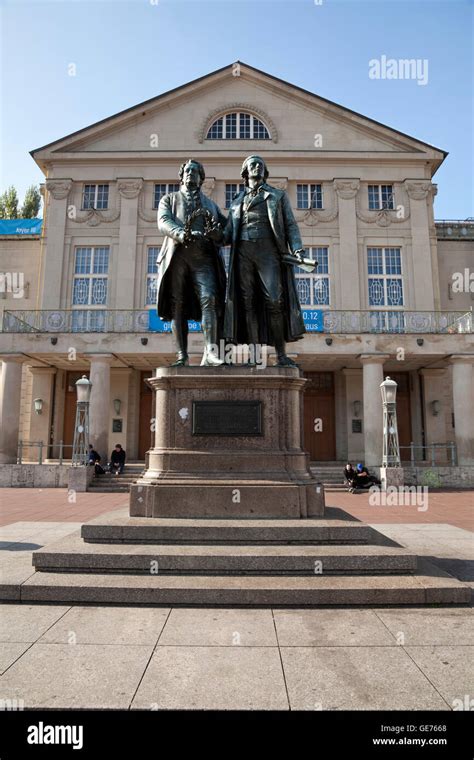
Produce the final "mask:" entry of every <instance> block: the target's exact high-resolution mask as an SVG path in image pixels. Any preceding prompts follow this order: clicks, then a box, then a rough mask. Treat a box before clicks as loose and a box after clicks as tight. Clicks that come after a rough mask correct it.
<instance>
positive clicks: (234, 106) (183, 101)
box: [32, 63, 446, 165]
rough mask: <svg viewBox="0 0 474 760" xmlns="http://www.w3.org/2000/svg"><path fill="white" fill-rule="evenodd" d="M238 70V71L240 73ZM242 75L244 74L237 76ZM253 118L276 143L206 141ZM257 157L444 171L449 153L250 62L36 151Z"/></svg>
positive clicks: (50, 154) (41, 155)
mask: <svg viewBox="0 0 474 760" xmlns="http://www.w3.org/2000/svg"><path fill="white" fill-rule="evenodd" d="M236 67H238V68H236ZM236 72H238V73H236ZM232 111H234V112H235V111H237V112H250V113H252V114H253V115H254V116H255V117H256V118H258V119H259V120H261V121H262V122H263V123H264V124H265V125H266V126H267V129H268V131H269V133H270V138H271V139H270V140H208V139H206V138H207V130H208V127H209V126H210V124H211V123H212V121H213V119H215V118H218V117H219V115H221V114H224V113H226V112H232ZM257 148H258V150H259V151H265V150H269V149H270V150H271V149H273V150H274V149H277V150H281V151H290V150H291V151H298V152H302V153H303V154H304V153H306V152H311V153H313V154H314V153H315V151H319V152H320V153H323V154H325V153H341V154H343V153H347V154H358V153H362V154H370V153H373V154H379V153H381V154H392V153H393V154H396V153H398V154H411V155H412V156H413V155H414V154H419V156H420V158H423V157H424V158H428V159H431V160H432V161H433V164H434V165H439V163H441V162H442V160H443V159H444V157H445V155H446V154H445V153H444V151H441V150H440V149H439V148H435V147H434V146H431V145H428V144H427V143H424V142H422V141H419V140H416V139H415V138H412V137H410V136H408V135H405V134H403V133H401V132H398V131H397V130H394V129H392V128H390V127H387V126H385V125H383V124H380V123H378V122H376V121H374V120H372V119H370V118H368V117H365V116H362V115H361V114H357V113H355V112H354V111H351V110H350V109H346V108H344V107H343V106H340V105H337V104H335V103H332V102H331V101H329V100H326V99H324V98H321V97H319V96H318V95H315V94H313V93H310V92H307V91H306V90H303V89H301V88H299V87H297V86H295V85H292V84H289V83H288V82H284V81H283V80H280V79H277V78H275V77H273V76H271V75H269V74H266V73H264V72H262V71H259V70H258V69H254V68H253V67H251V66H248V65H246V64H244V63H236V64H232V65H230V66H227V67H225V68H223V69H219V70H218V71H215V72H213V73H211V74H208V75H207V76H204V77H201V78H200V79H197V80H194V81H193V82H189V83H188V84H185V85H183V86H181V87H178V88H176V89H175V90H172V91H170V92H167V93H164V94H163V95H160V96H158V97H156V98H152V99H151V100H148V101H146V102H145V103H141V104H139V105H137V106H134V107H133V108H129V109H127V110H126V111H122V112H121V113H118V114H116V115H114V116H111V117H109V118H107V119H104V120H102V121H100V122H97V123H96V124H92V125H91V126H90V127H87V128H85V129H82V130H80V131H78V132H75V133H73V134H72V135H68V136H67V137H65V138H63V139H62V140H57V141H55V142H54V143H50V144H49V145H46V146H44V147H43V148H39V149H37V150H35V151H32V155H33V156H34V158H35V159H36V160H37V161H38V162H41V161H42V160H48V159H49V160H51V159H52V158H54V156H55V157H57V158H60V156H61V154H62V155H64V154H69V155H70V154H71V153H87V154H110V153H120V154H123V153H147V152H152V153H154V154H158V155H159V154H160V153H162V152H169V151H177V152H184V153H186V154H188V153H189V154H191V152H192V151H193V150H195V151H197V150H199V151H215V150H221V151H234V152H235V151H238V150H241V151H242V152H243V153H246V152H247V151H248V150H252V151H255V150H256V149H257Z"/></svg>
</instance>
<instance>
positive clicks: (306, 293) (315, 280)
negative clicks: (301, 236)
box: [295, 246, 330, 307]
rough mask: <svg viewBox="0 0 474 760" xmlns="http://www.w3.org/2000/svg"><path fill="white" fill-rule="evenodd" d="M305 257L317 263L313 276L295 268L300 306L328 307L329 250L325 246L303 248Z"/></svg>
mask: <svg viewBox="0 0 474 760" xmlns="http://www.w3.org/2000/svg"><path fill="white" fill-rule="evenodd" d="M305 256H306V258H308V259H312V260H313V261H317V262H318V267H317V270H316V272H315V273H314V274H308V272H305V271H304V270H303V269H301V267H295V277H296V287H297V290H298V298H299V300H300V304H301V306H312V307H317V306H329V305H330V282H329V276H330V272H329V249H328V247H327V246H318V247H311V248H305Z"/></svg>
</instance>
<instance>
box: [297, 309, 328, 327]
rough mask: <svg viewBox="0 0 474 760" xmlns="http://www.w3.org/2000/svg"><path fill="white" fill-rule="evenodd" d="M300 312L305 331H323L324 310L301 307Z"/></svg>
mask: <svg viewBox="0 0 474 760" xmlns="http://www.w3.org/2000/svg"><path fill="white" fill-rule="evenodd" d="M301 313H302V315H303V321H304V326H305V327H306V331H307V332H324V311H323V310H322V309H303V310H302V311H301Z"/></svg>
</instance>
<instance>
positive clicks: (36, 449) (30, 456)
mask: <svg viewBox="0 0 474 760" xmlns="http://www.w3.org/2000/svg"><path fill="white" fill-rule="evenodd" d="M53 449H54V450H56V451H57V456H56V457H55V458H56V459H58V460H59V462H58V464H63V462H64V459H66V460H67V459H69V460H70V459H71V457H72V444H70V443H63V441H59V443H45V442H44V441H25V440H21V439H20V440H19V441H18V453H17V460H16V461H17V464H23V463H24V462H28V463H29V464H43V463H44V460H45V458H48V459H49V458H50V456H49V454H48V452H49V453H50V454H51V453H52V452H53ZM66 449H71V452H70V454H69V456H68V455H67V451H65V450H66ZM30 450H31V451H30ZM45 454H46V457H45Z"/></svg>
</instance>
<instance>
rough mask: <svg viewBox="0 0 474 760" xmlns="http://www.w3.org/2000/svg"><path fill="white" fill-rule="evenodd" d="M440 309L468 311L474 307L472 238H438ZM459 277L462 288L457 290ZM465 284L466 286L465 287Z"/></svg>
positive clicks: (473, 252) (473, 249)
mask: <svg viewBox="0 0 474 760" xmlns="http://www.w3.org/2000/svg"><path fill="white" fill-rule="evenodd" d="M438 267H439V279H440V290H441V309H442V310H446V311H448V310H452V311H469V310H470V309H472V308H473V307H474V240H438ZM460 277H461V280H462V285H461V287H463V289H462V290H461V291H459V290H458V287H459V286H458V285H457V281H458V279H459V278H460ZM466 286H467V287H466Z"/></svg>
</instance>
